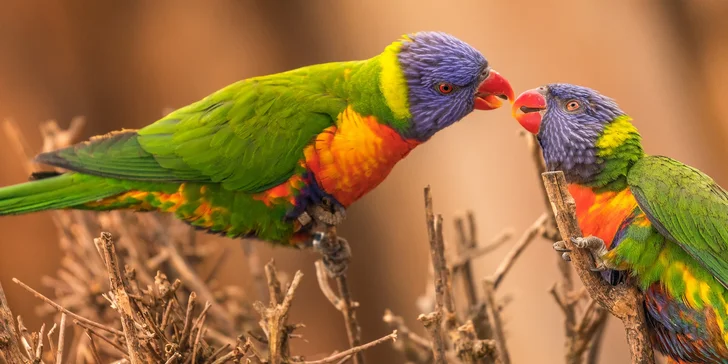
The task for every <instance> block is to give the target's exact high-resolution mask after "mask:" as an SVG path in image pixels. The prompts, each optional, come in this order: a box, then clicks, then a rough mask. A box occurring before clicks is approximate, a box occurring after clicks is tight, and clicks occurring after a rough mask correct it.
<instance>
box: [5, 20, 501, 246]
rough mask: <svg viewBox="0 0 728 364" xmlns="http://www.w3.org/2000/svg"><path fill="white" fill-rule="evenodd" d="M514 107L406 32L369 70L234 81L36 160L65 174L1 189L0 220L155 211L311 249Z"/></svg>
mask: <svg viewBox="0 0 728 364" xmlns="http://www.w3.org/2000/svg"><path fill="white" fill-rule="evenodd" d="M512 99H513V90H512V89H511V86H510V85H509V83H508V82H507V81H506V80H505V79H504V78H503V77H501V76H500V75H499V74H498V73H497V72H496V71H494V70H493V69H492V68H491V67H490V65H489V63H488V62H487V60H486V59H485V57H483V55H482V54H481V53H480V52H478V51H477V50H475V49H474V48H472V47H471V46H469V45H467V44H466V43H464V42H463V41H461V40H459V39H457V38H455V37H453V36H450V35H447V34H444V33H439V32H420V33H415V34H410V35H407V36H403V37H402V38H401V39H399V40H397V41H395V42H393V43H391V44H390V45H389V46H387V47H386V48H385V49H384V51H383V52H382V53H381V54H379V55H376V56H374V57H373V58H370V59H367V60H363V61H352V62H335V63H326V64H319V65H312V66H308V67H303V68H299V69H295V70H292V71H288V72H283V73H278V74H272V75H268V76H261V77H254V78H250V79H246V80H242V81H239V82H236V83H233V84H231V85H229V86H227V87H225V88H223V89H221V90H219V91H216V92H214V93H212V94H211V95H209V96H207V97H205V98H204V99H202V100H200V101H197V102H194V103H192V104H189V105H187V106H184V107H182V108H180V109H177V110H175V111H173V112H171V113H169V114H168V115H167V116H165V117H163V118H162V119H160V120H158V121H156V122H154V123H152V124H150V125H148V126H146V127H144V128H141V129H139V130H122V131H117V132H112V133H110V134H106V135H102V136H98V137H94V138H91V139H90V140H88V141H85V142H82V143H79V144H76V145H73V146H70V147H68V148H65V149H61V150H56V151H53V152H49V153H43V154H40V155H39V156H38V157H37V158H36V161H37V162H39V163H43V164H47V165H51V166H55V167H59V168H63V169H64V170H67V171H68V172H67V173H62V174H52V173H51V174H49V173H39V174H36V175H35V180H33V181H30V182H27V183H23V184H19V185H14V186H9V187H4V188H0V215H13V214H24V213H30V212H36V211H43V210H53V209H86V210H115V209H132V210H136V211H161V212H169V213H172V214H174V215H175V216H176V217H177V218H179V219H181V220H184V221H185V222H187V223H189V224H190V225H192V226H194V227H197V228H199V229H203V230H205V231H208V232H212V233H219V234H224V235H226V236H228V237H255V238H258V239H261V240H267V241H270V242H273V243H277V244H282V245H287V246H294V245H298V244H301V243H304V244H306V243H310V242H312V241H313V242H314V243H315V242H316V241H317V239H319V240H320V239H321V238H322V235H321V233H320V229H319V227H320V226H322V225H327V224H328V225H336V224H338V223H339V222H341V221H342V219H343V218H344V212H345V209H346V208H347V207H349V206H350V205H351V204H352V203H353V202H355V201H356V200H358V199H359V198H361V197H362V196H363V195H365V194H366V193H367V192H369V191H371V190H372V189H373V188H375V187H376V186H377V185H379V184H380V183H381V182H382V181H383V180H384V179H385V178H386V177H387V175H388V174H389V173H390V171H391V170H392V168H393V167H394V165H395V164H396V163H397V162H399V161H400V160H402V159H403V158H404V157H406V156H407V154H408V153H409V152H410V151H411V150H412V149H413V148H415V147H416V146H418V145H420V144H422V143H423V142H425V141H427V140H429V139H430V138H431V137H432V136H433V135H434V134H435V133H437V132H438V131H440V130H442V129H444V128H446V127H448V126H450V125H452V124H453V123H455V122H457V121H459V120H460V119H462V118H463V117H465V116H466V115H468V114H470V113H471V112H472V111H473V110H474V109H478V110H492V109H495V108H498V107H499V106H501V104H502V101H503V100H512Z"/></svg>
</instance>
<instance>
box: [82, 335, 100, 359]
mask: <svg viewBox="0 0 728 364" xmlns="http://www.w3.org/2000/svg"><path fill="white" fill-rule="evenodd" d="M85 333H86V337H88V342H89V347H91V354H92V355H93V357H94V360H95V361H96V363H97V364H101V363H102V361H101V358H100V357H99V352H98V350H96V344H95V343H94V338H93V337H92V336H91V334H90V333H89V332H88V330H86V332H85Z"/></svg>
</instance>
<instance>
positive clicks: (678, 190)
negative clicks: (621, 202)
mask: <svg viewBox="0 0 728 364" xmlns="http://www.w3.org/2000/svg"><path fill="white" fill-rule="evenodd" d="M627 183H628V184H629V186H630V188H631V190H632V193H633V194H634V196H635V197H636V199H637V203H638V204H639V206H640V208H641V209H642V210H643V211H644V212H645V213H646V214H647V216H648V218H649V220H650V222H652V225H653V226H654V227H655V228H656V229H657V230H658V231H659V232H660V233H662V234H663V235H665V236H666V237H667V238H669V239H671V240H672V241H674V242H676V243H677V244H679V245H680V246H681V247H682V248H683V249H684V250H685V251H686V252H688V253H689V254H690V255H691V256H692V257H693V258H695V259H696V260H697V261H698V262H699V263H700V264H701V265H703V266H704V267H705V268H706V269H708V270H709V271H710V272H711V273H712V274H713V276H715V278H716V279H717V280H718V281H720V282H721V283H722V284H723V285H724V286H726V287H728V193H726V191H725V190H723V189H722V188H721V187H720V186H718V185H717V184H716V183H715V182H714V181H713V180H712V179H711V178H710V177H708V176H707V175H705V174H704V173H702V172H700V171H698V170H697V169H695V168H692V167H690V166H687V165H685V164H682V163H680V162H678V161H675V160H673V159H670V158H667V157H659V156H653V157H646V158H643V159H642V160H640V161H638V162H637V163H636V164H635V165H634V166H633V167H632V169H631V170H630V172H629V175H628V176H627Z"/></svg>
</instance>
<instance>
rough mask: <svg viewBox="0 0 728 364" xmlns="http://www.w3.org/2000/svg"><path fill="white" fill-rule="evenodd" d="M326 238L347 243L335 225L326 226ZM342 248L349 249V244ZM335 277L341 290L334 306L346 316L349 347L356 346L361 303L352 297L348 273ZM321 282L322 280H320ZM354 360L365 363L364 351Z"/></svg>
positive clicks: (358, 340)
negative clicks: (357, 310) (340, 236)
mask: <svg viewBox="0 0 728 364" xmlns="http://www.w3.org/2000/svg"><path fill="white" fill-rule="evenodd" d="M324 240H326V241H327V242H328V244H346V243H345V242H342V241H340V239H339V238H338V236H337V235H336V227H335V226H333V225H328V226H327V227H326V237H325V238H324ZM342 248H344V249H349V247H348V246H347V247H342ZM321 263H322V264H321V267H323V261H322V262H321ZM335 279H336V287H337V289H338V291H339V300H338V302H339V304H338V305H337V304H334V306H335V307H336V308H337V309H338V310H339V311H340V312H341V313H342V315H343V316H344V326H345V327H346V336H347V338H348V340H349V347H350V348H354V347H357V346H359V345H360V344H361V326H360V325H359V321H358V320H357V318H356V307H358V306H359V304H358V303H357V302H354V301H353V300H352V299H351V290H350V289H349V282H348V280H347V278H346V274H339V275H337V276H336V277H335ZM324 280H325V279H324ZM319 283H321V280H319ZM322 289H323V288H322ZM353 361H354V364H364V355H363V353H362V352H361V351H357V352H356V353H355V354H354V355H353Z"/></svg>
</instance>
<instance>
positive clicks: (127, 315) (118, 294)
mask: <svg viewBox="0 0 728 364" xmlns="http://www.w3.org/2000/svg"><path fill="white" fill-rule="evenodd" d="M99 240H100V243H101V245H102V246H103V247H104V260H105V261H106V267H107V269H108V272H109V283H110V285H111V290H112V292H113V293H114V298H113V301H114V303H115V306H116V309H117V310H118V311H119V316H120V317H121V327H122V329H123V330H124V337H125V338H126V345H127V347H128V352H129V355H130V360H131V364H141V363H143V362H146V361H147V360H146V358H144V357H143V356H142V349H141V347H142V346H141V343H140V342H139V337H138V334H137V327H136V325H135V321H134V313H133V311H132V307H131V299H130V298H129V294H128V293H127V292H126V287H125V283H124V278H123V277H122V276H121V270H120V269H119V258H118V257H117V255H116V249H115V248H114V242H113V241H112V240H111V234H109V233H101V237H100V238H99ZM97 244H98V243H97ZM87 334H88V331H87ZM88 336H89V338H91V335H88ZM94 350H95V348H94ZM97 356H98V355H95V357H97ZM99 361H100V360H99Z"/></svg>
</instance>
